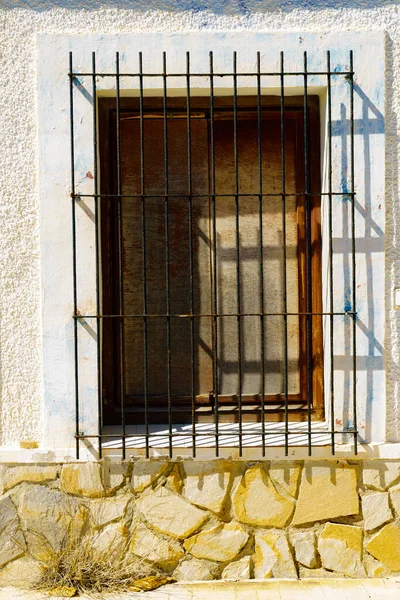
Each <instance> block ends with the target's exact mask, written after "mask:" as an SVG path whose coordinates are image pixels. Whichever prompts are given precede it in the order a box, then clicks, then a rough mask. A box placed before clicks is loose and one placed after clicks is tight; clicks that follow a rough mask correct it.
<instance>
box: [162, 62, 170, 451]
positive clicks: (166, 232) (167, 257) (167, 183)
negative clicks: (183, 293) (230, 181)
mask: <svg viewBox="0 0 400 600" xmlns="http://www.w3.org/2000/svg"><path fill="white" fill-rule="evenodd" d="M163 118H164V182H165V185H164V193H165V204H164V207H165V289H166V300H167V315H168V316H167V378H168V383H167V385H168V392H167V393H168V440H169V456H170V458H172V402H171V400H172V399H171V318H170V316H169V315H170V312H171V297H170V277H169V211H168V204H169V202H168V193H169V180H168V115H167V54H166V52H163Z"/></svg>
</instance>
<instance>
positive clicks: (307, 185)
mask: <svg viewBox="0 0 400 600" xmlns="http://www.w3.org/2000/svg"><path fill="white" fill-rule="evenodd" d="M304 187H305V190H304V191H305V221H306V222H305V225H306V227H305V230H306V296H307V298H306V305H307V308H306V311H307V313H311V311H312V302H311V293H312V287H311V231H310V216H311V215H310V212H311V211H310V180H309V161H308V90H307V52H304ZM306 324H307V420H308V455H309V456H311V449H312V446H311V406H312V374H313V363H312V360H313V357H312V315H310V314H307V315H306Z"/></svg>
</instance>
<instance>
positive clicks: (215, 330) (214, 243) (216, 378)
mask: <svg viewBox="0 0 400 600" xmlns="http://www.w3.org/2000/svg"><path fill="white" fill-rule="evenodd" d="M209 56H210V151H211V218H212V272H213V278H212V282H213V290H212V298H213V301H212V312H213V323H212V346H213V387H214V400H215V454H216V456H217V457H218V456H219V413H218V409H219V392H218V388H219V376H218V320H217V317H216V316H215V315H216V314H217V313H218V294H217V289H218V288H217V215H216V196H215V131H214V56H213V53H212V51H211V52H210V55H209Z"/></svg>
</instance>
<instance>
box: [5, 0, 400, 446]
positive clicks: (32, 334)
mask: <svg viewBox="0 0 400 600" xmlns="http://www.w3.org/2000/svg"><path fill="white" fill-rule="evenodd" d="M94 4H95V3H93V2H78V1H77V0H70V1H67V0H51V1H50V0H49V1H36V2H30V1H29V0H21V1H12V0H3V2H2V3H1V8H0V30H1V32H2V35H1V38H0V55H1V58H2V59H1V65H0V86H1V89H2V95H1V98H0V140H1V144H0V190H1V192H0V194H1V196H0V220H1V225H0V231H1V236H0V255H1V269H0V290H1V294H0V328H1V329H0V386H1V388H0V389H1V399H0V409H1V410H0V419H1V420H0V443H1V444H2V445H10V444H12V443H15V442H17V441H18V440H19V439H21V438H31V439H32V438H33V439H36V440H40V438H41V435H42V422H41V415H42V400H43V399H42V378H41V370H42V365H41V352H42V348H41V346H42V340H41V331H42V327H41V310H40V256H39V228H38V212H39V197H38V192H37V176H38V172H37V129H36V104H35V99H36V66H37V63H36V46H35V35H36V34H37V33H39V32H43V33H67V34H79V33H98V32H102V33H115V32H130V33H131V32H135V31H138V32H145V31H171V32H172V31H181V32H185V31H194V30H201V29H203V30H204V29H213V30H215V29H219V30H225V31H229V30H238V29H241V30H246V29H248V30H260V31H266V30H270V31H277V30H282V31H296V32H301V31H335V30H337V31H347V30H350V31H356V30H364V31H365V30H384V31H386V32H387V45H386V98H387V107H386V143H387V147H386V157H387V160H386V207H387V208H386V210H387V214H386V220H387V225H386V251H387V259H386V276H387V279H386V290H385V294H386V298H387V311H386V317H387V321H386V323H387V324H386V332H387V333H386V369H387V379H388V391H387V393H388V400H389V401H388V403H387V404H388V412H387V438H388V440H389V441H398V440H400V384H399V382H400V372H399V371H400V364H399V362H400V347H399V344H400V340H399V335H400V326H399V322H400V321H399V319H400V313H398V312H395V311H393V310H392V309H391V305H392V291H393V288H394V287H396V285H397V286H399V285H400V274H399V272H398V268H397V261H398V253H399V249H398V245H399V233H398V231H397V229H396V222H397V223H399V222H400V214H399V212H400V207H399V203H398V193H399V191H398V179H399V149H400V145H399V131H400V124H399V118H400V80H399V78H398V77H397V78H396V76H395V74H396V73H398V72H399V67H400V18H399V17H400V7H399V6H398V3H397V2H391V1H385V0H380V1H379V0H377V1H372V0H364V1H362V0H360V1H355V2H352V1H350V0H347V1H345V2H341V3H340V8H337V5H338V3H337V2H333V0H322V1H318V2H317V1H315V2H312V1H309V2H307V1H293V2H288V1H286V2H277V1H271V2H266V1H258V0H253V1H246V0H240V1H239V0H238V1H236V2H235V1H229V0H224V1H216V0H215V1H210V2H200V1H195V0H183V1H181V2H180V1H178V0H175V1H171V2H167V1H162V0H159V1H153V2H147V3H144V2H139V1H129V0H109V1H105V2H103V3H101V5H100V7H99V8H96V9H95V10H94V9H93V5H94ZM96 5H97V6H98V5H99V3H96Z"/></svg>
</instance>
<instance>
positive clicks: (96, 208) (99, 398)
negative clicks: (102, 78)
mask: <svg viewBox="0 0 400 600" xmlns="http://www.w3.org/2000/svg"><path fill="white" fill-rule="evenodd" d="M92 92H93V93H92V96H93V160H94V165H93V171H94V172H93V183H94V194H95V198H94V219H95V238H96V240H95V242H96V243H95V247H96V248H95V252H96V311H97V318H96V325H97V410H98V435H99V438H98V439H99V458H102V455H103V451H102V439H101V434H102V432H103V431H102V429H103V404H102V395H101V319H100V318H99V314H100V264H99V263H100V260H99V258H100V251H99V212H100V211H99V201H100V200H99V197H98V193H99V190H98V169H97V166H98V165H97V153H98V147H97V146H98V144H97V92H96V53H95V52H92Z"/></svg>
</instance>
